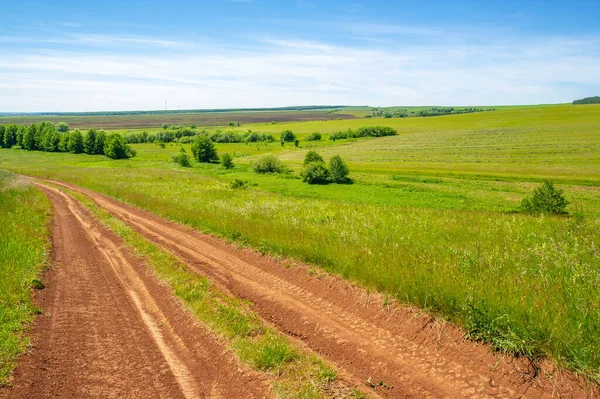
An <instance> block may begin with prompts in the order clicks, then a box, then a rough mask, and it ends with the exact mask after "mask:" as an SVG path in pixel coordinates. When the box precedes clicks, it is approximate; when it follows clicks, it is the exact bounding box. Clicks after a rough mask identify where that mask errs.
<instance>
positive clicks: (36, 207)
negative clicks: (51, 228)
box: [0, 171, 50, 387]
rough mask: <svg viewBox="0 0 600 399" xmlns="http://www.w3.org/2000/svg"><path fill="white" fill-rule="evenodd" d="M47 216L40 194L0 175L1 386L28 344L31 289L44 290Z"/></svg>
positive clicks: (15, 178) (14, 178) (18, 180)
mask: <svg viewBox="0 0 600 399" xmlns="http://www.w3.org/2000/svg"><path fill="white" fill-rule="evenodd" d="M49 213H50V203H49V201H48V200H47V198H46V197H45V196H44V195H43V194H42V193H41V192H39V191H38V190H36V189H35V188H33V187H32V186H31V185H29V183H28V182H27V181H26V180H25V179H23V178H22V177H20V176H16V175H14V174H9V173H6V172H2V171H0V387H1V386H5V385H7V384H9V382H10V380H9V377H10V373H11V371H12V370H13V369H14V367H15V359H16V357H17V356H18V355H19V354H21V353H23V352H25V350H27V347H28V345H29V339H28V337H27V336H26V335H25V331H26V328H27V325H28V324H29V323H30V322H31V321H32V320H33V317H34V315H35V314H36V313H38V310H37V309H36V307H35V306H34V304H33V302H32V298H31V297H32V295H31V292H32V291H31V290H32V289H33V287H37V288H42V287H43V284H42V283H41V282H40V281H39V280H38V278H39V275H40V273H41V272H42V270H43V269H44V267H45V265H47V264H48V256H49V242H48V216H49Z"/></svg>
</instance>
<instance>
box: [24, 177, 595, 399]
mask: <svg viewBox="0 0 600 399" xmlns="http://www.w3.org/2000/svg"><path fill="white" fill-rule="evenodd" d="M38 185H39V186H40V187H41V188H42V189H43V190H44V192H45V193H46V194H47V195H48V197H49V198H50V199H51V200H52V202H53V204H54V208H55V222H54V226H53V235H54V237H53V239H54V250H55V252H56V258H57V261H58V263H59V264H61V265H62V266H60V267H58V268H57V269H56V270H54V271H52V272H51V274H52V275H51V281H53V282H54V283H53V284H52V285H51V287H50V288H49V289H48V290H47V292H45V293H44V294H43V298H42V299H43V301H44V305H43V307H44V308H45V309H47V311H46V312H47V313H48V316H47V317H40V318H39V320H38V322H37V325H36V327H35V329H34V333H35V335H36V336H37V337H39V338H38V343H37V344H36V346H35V349H34V350H33V351H32V353H31V354H30V355H27V356H26V359H25V360H24V363H23V365H22V366H21V367H20V368H19V369H18V371H17V373H16V379H15V381H16V383H15V385H16V388H15V390H14V391H13V395H14V396H15V397H44V396H50V393H51V392H52V395H56V396H60V397H68V396H73V397H75V396H77V397H85V396H102V397H122V396H125V392H127V395H130V394H131V392H135V395H134V396H136V397H204V396H210V397H225V398H238V397H263V396H268V393H267V392H266V390H265V385H264V383H263V380H262V379H261V377H260V376H258V375H256V374H254V373H253V372H251V371H249V370H246V369H244V367H242V366H239V365H238V364H237V363H236V361H235V360H234V359H233V358H232V355H231V354H230V353H229V352H228V351H227V350H226V348H224V347H223V346H222V345H220V344H219V342H216V341H215V340H214V339H212V338H211V336H210V334H208V333H207V332H206V330H204V329H203V328H202V327H201V326H200V325H197V323H195V322H194V321H193V320H192V319H191V318H190V317H189V316H188V315H187V314H186V313H185V311H183V310H182V309H181V308H180V307H179V306H178V305H177V304H176V302H174V300H173V298H172V297H171V295H170V293H169V292H168V291H167V290H166V289H165V287H163V286H161V285H160V284H159V283H157V282H156V281H155V280H154V278H153V277H152V276H151V275H150V274H149V273H148V272H147V271H146V270H145V269H144V265H143V262H140V261H139V260H136V258H134V257H132V256H131V254H128V252H127V251H124V250H121V249H120V245H119V240H118V239H117V238H116V237H115V236H114V235H113V234H112V233H111V232H110V231H108V230H106V229H104V228H102V227H100V226H98V224H97V223H96V222H95V221H94V219H93V217H92V216H91V214H88V212H87V211H86V210H85V209H84V208H83V207H82V206H81V205H80V204H79V203H78V202H77V201H76V200H75V199H73V198H72V197H70V196H68V195H67V194H65V193H62V192H61V191H58V190H57V189H55V188H52V187H51V186H53V185H58V186H62V187H64V188H66V189H69V190H72V191H75V192H77V193H79V194H83V195H85V196H87V197H89V198H90V199H91V200H93V201H94V202H95V203H96V204H97V205H98V206H99V207H101V208H104V209H105V210H106V211H108V212H109V213H110V214H112V215H113V216H115V217H117V218H119V219H121V220H122V221H124V222H125V223H126V224H128V225H130V226H131V227H132V228H133V229H135V230H136V231H137V232H139V233H141V234H142V235H143V236H145V237H146V238H147V239H149V240H150V241H152V242H154V243H155V244H157V245H159V246H161V247H162V248H163V249H165V250H167V251H169V252H171V253H172V254H174V255H175V256H177V257H178V258H179V259H180V260H182V261H183V262H184V263H186V264H187V265H188V266H189V267H190V268H191V269H192V270H194V271H195V272H197V273H199V274H202V275H206V276H208V277H209V279H211V280H212V281H213V282H215V283H216V284H217V285H218V286H219V287H220V288H222V289H223V290H225V291H227V292H228V293H230V294H232V295H234V296H236V297H240V298H244V299H247V300H249V301H251V302H252V304H253V305H252V308H253V309H254V310H255V311H256V312H257V313H258V314H259V315H260V316H261V317H262V318H263V319H264V320H266V321H267V322H268V323H270V324H271V325H273V326H274V327H275V328H276V329H277V330H279V331H280V332H282V333H284V334H286V335H287V336H289V337H292V338H293V339H294V340H296V341H298V342H299V343H300V344H301V345H302V346H303V347H304V349H305V350H307V351H311V352H313V353H316V354H318V355H320V356H322V357H323V358H325V359H326V360H328V361H330V362H331V363H332V364H334V365H335V366H336V367H337V368H338V369H339V370H340V372H341V374H343V375H345V376H346V377H347V378H348V379H349V380H351V381H358V382H359V384H360V388H361V389H363V388H364V389H363V390H364V391H365V392H367V393H368V394H369V395H371V396H373V397H385V398H552V397H557V396H556V395H557V393H559V394H560V397H568V398H588V397H589V398H592V397H598V396H597V395H598V392H597V390H596V388H589V387H588V388H586V387H584V384H583V383H582V382H581V381H579V380H577V379H576V378H574V377H572V376H570V375H569V374H567V373H563V372H559V371H555V370H554V369H553V367H552V365H551V364H550V363H549V362H548V363H542V364H541V369H538V368H537V367H533V366H532V365H531V364H529V363H528V362H527V361H525V360H522V359H515V358H512V357H509V356H500V355H496V354H494V353H492V351H491V349H490V348H489V346H486V345H480V344H475V343H473V342H471V341H466V340H465V339H464V338H463V336H464V333H463V332H462V331H461V330H459V329H458V328H456V327H453V326H451V325H449V324H447V323H444V322H441V321H437V320H436V319H434V318H432V317H430V316H428V315H426V314H423V313H420V312H418V311H416V310H412V309H409V308H406V307H401V306H397V305H395V304H390V303H388V301H383V300H382V298H381V297H380V296H378V295H375V294H372V293H369V292H367V291H365V290H363V289H360V288H357V287H355V286H352V285H350V284H349V283H347V282H343V281H341V280H339V279H337V278H334V277H331V276H327V275H324V274H320V273H314V272H312V271H309V269H308V268H307V267H305V266H304V265H298V264H295V265H290V264H289V263H288V262H283V261H276V260H273V259H271V258H269V257H266V256H261V255H260V254H257V253H254V252H251V251H247V250H240V249H236V248H233V247H232V246H230V245H228V244H226V243H224V242H222V241H220V240H218V239H216V238H214V237H211V236H207V235H204V234H201V233H199V232H198V231H195V230H192V229H191V228H189V227H186V226H182V225H179V224H176V223H173V222H170V221H166V220H164V219H161V218H159V217H157V216H155V215H152V214H150V213H147V212H145V211H142V210H140V209H138V208H134V207H132V206H129V205H125V204H122V203H120V202H118V201H115V200H113V199H111V198H109V197H107V196H105V195H102V194H98V193H96V192H93V191H90V190H87V189H83V188H80V187H78V186H75V185H72V184H69V183H62V182H58V181H50V180H38Z"/></svg>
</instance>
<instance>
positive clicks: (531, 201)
mask: <svg viewBox="0 0 600 399" xmlns="http://www.w3.org/2000/svg"><path fill="white" fill-rule="evenodd" d="M567 205H569V201H567V199H566V198H565V197H564V195H563V190H557V189H556V188H554V184H552V182H549V181H548V180H546V181H544V183H543V184H542V185H541V186H540V187H538V188H536V189H535V191H534V192H533V195H532V196H531V197H528V198H524V199H523V201H521V210H522V211H523V212H526V213H549V214H553V215H567V214H568V212H567V210H566V208H567Z"/></svg>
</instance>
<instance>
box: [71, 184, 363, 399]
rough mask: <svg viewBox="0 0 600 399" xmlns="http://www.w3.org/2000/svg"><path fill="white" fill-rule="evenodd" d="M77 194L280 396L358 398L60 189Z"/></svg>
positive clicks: (236, 305)
mask: <svg viewBox="0 0 600 399" xmlns="http://www.w3.org/2000/svg"><path fill="white" fill-rule="evenodd" d="M60 189H61V190H63V191H66V192H68V193H69V194H71V195H73V196H74V197H76V198H77V199H78V200H79V201H80V202H82V203H83V204H84V206H86V207H87V208H88V209H90V210H91V211H92V212H93V213H94V215H95V216H96V217H97V218H99V219H100V220H101V222H102V223H104V224H105V225H106V226H107V227H108V228H109V229H111V230H112V231H114V232H116V233H117V234H118V235H119V236H120V237H121V238H122V239H123V240H124V241H125V243H126V244H127V245H129V246H130V247H132V248H134V249H135V251H136V254H137V255H138V256H140V257H142V258H144V259H145V260H146V261H147V263H148V265H149V266H150V267H151V268H152V270H153V271H154V272H155V273H156V275H157V276H158V277H159V278H160V279H162V280H163V281H165V282H167V283H168V284H169V286H170V287H171V288H172V290H173V292H174V294H175V295H176V296H177V297H178V298H179V299H181V300H182V301H183V303H184V304H185V305H186V306H187V308H188V309H189V310H190V311H191V312H193V313H194V314H195V315H196V316H197V317H198V319H199V320H201V321H202V322H203V323H205V325H207V326H208V327H209V328H210V329H212V330H213V331H214V332H216V333H217V334H219V335H220V336H221V337H223V338H224V339H225V340H226V342H227V343H228V344H229V347H230V348H231V349H232V350H233V351H234V353H236V354H237V356H238V357H239V358H240V359H241V360H242V361H243V362H245V363H247V364H249V365H250V366H251V367H252V368H254V369H255V370H259V371H264V372H268V373H269V374H271V375H272V376H273V379H272V380H273V389H274V391H275V393H276V395H277V397H279V398H290V399H292V398H297V399H301V398H302V399H303V398H306V399H309V398H311V399H312V398H315V399H316V398H325V397H330V396H329V394H328V393H329V392H331V391H332V390H336V391H337V392H338V394H339V396H336V397H339V398H342V397H345V398H352V397H361V396H360V395H361V393H360V392H359V391H357V390H352V391H351V390H350V389H349V388H346V387H343V386H341V385H340V384H339V381H338V380H337V374H336V371H335V370H334V369H333V368H332V367H331V366H329V365H327V364H326V363H325V362H323V361H322V360H321V359H319V358H318V357H317V356H315V355H312V354H307V353H305V352H303V351H301V350H300V349H298V348H297V347H296V346H295V345H294V344H292V343H291V342H290V341H289V340H288V339H287V338H285V337H284V336H282V335H280V334H279V333H277V332H276V331H275V330H273V329H272V328H270V327H267V326H266V325H265V323H264V322H263V321H262V320H261V319H260V318H259V317H258V316H257V315H256V313H254V312H253V311H252V310H251V306H250V304H249V303H247V302H246V301H244V300H241V299H238V298H234V297H231V296H228V295H226V294H225V293H224V292H223V291H220V290H219V289H218V288H217V287H215V286H214V285H213V284H212V283H211V282H210V281H209V280H208V279H207V278H205V277H203V276H201V275H199V274H197V273H195V272H192V271H190V270H188V268H187V266H186V265H185V264H183V263H181V262H180V261H178V260H177V259H176V258H175V257H173V256H172V255H170V254H169V253H168V252H166V251H164V250H162V249H160V248H159V247H157V246H156V245H154V244H152V243H150V242H149V241H147V240H146V239H145V238H144V237H143V236H141V235H140V234H139V233H137V232H135V231H134V230H132V229H131V228H130V227H128V226H127V225H126V224H125V223H123V222H122V221H121V220H119V219H117V218H114V217H113V216H111V215H110V214H109V213H108V212H107V211H105V210H103V209H101V208H99V207H98V206H97V205H96V204H95V203H94V202H93V201H91V200H90V199H88V198H87V197H85V196H83V195H80V194H78V193H74V192H72V191H71V190H67V189H64V188H60Z"/></svg>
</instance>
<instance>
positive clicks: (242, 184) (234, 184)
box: [229, 179, 248, 190]
mask: <svg viewBox="0 0 600 399" xmlns="http://www.w3.org/2000/svg"><path fill="white" fill-rule="evenodd" d="M247 187H248V182H247V181H245V180H241V179H233V180H232V181H230V182H229V188H232V189H234V190H235V189H238V188H247Z"/></svg>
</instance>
